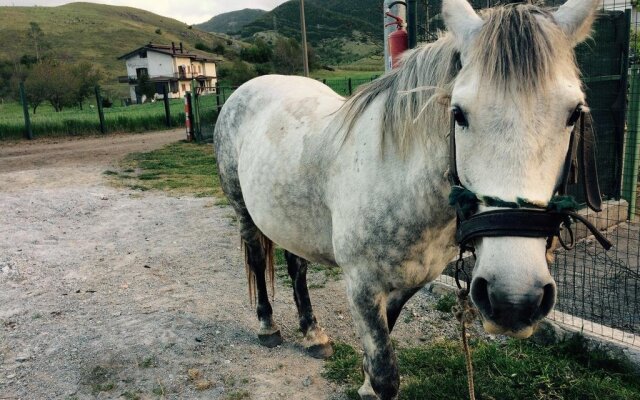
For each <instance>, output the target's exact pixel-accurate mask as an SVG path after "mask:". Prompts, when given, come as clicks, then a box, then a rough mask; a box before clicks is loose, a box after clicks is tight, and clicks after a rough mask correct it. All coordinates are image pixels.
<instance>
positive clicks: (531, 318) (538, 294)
mask: <svg viewBox="0 0 640 400" xmlns="http://www.w3.org/2000/svg"><path fill="white" fill-rule="evenodd" d="M471 298H472V299H473V302H474V303H475V305H476V307H478V310H479V311H480V314H481V315H482V321H483V325H484V328H485V330H486V331H487V332H488V333H494V334H504V335H508V336H513V337H517V338H527V337H529V336H531V334H532V333H533V332H534V330H535V328H536V326H537V323H538V322H539V321H540V320H541V319H543V318H544V317H545V316H546V315H547V314H549V312H550V311H551V310H552V309H553V305H554V304H555V300H556V285H555V283H554V282H553V281H551V282H545V283H542V282H540V283H538V284H536V285H533V286H532V287H531V289H530V290H529V291H528V292H526V293H521V294H518V295H513V294H509V293H506V292H504V291H501V290H499V289H497V288H493V287H492V285H491V283H490V282H488V281H487V280H486V279H484V278H482V277H476V278H474V279H473V282H472V283H471Z"/></svg>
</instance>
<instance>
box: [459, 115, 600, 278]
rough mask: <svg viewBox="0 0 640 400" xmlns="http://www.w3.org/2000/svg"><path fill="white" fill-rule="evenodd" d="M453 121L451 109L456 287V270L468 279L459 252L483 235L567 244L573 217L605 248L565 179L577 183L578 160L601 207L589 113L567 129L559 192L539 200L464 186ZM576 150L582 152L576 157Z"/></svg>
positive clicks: (590, 196) (592, 200)
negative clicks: (565, 235) (481, 207)
mask: <svg viewBox="0 0 640 400" xmlns="http://www.w3.org/2000/svg"><path fill="white" fill-rule="evenodd" d="M578 126H579V127H580V135H579V137H576V136H577V135H576V128H577V127H578ZM455 127H456V122H455V118H454V114H453V112H452V113H451V127H450V131H449V143H450V147H449V171H448V177H449V182H450V184H451V194H450V196H449V204H451V205H452V206H454V207H455V210H456V219H457V222H456V243H457V244H458V246H459V249H460V254H459V258H458V261H457V262H456V273H455V278H456V283H457V285H458V287H459V288H462V285H461V284H460V282H459V275H460V274H461V273H463V274H464V275H465V276H466V278H465V280H466V281H467V286H468V284H469V276H468V275H467V273H466V271H464V258H463V254H464V253H465V252H467V251H469V252H471V253H472V254H473V255H474V256H475V246H474V241H475V239H479V238H482V237H504V236H515V237H530V238H547V249H549V248H550V247H551V242H552V240H553V238H554V237H558V239H559V241H560V244H561V245H562V246H563V247H564V248H566V249H570V248H572V247H573V245H574V243H575V240H574V235H573V232H572V230H571V223H572V222H573V221H579V222H581V223H583V224H584V225H585V226H586V227H587V229H589V231H591V233H592V234H593V236H594V237H595V239H596V240H597V241H598V242H599V243H600V245H601V246H602V247H604V248H605V249H606V250H609V249H610V248H611V246H612V244H611V242H610V241H609V240H607V238H606V237H605V236H604V235H603V234H602V233H601V232H600V231H599V230H598V228H596V227H595V226H594V225H593V224H591V223H590V222H589V221H588V220H587V219H586V218H585V217H583V216H582V215H580V214H578V213H576V210H577V207H578V203H577V202H576V201H575V199H573V197H571V196H567V194H566V193H567V186H568V185H569V183H576V180H577V168H576V166H577V164H578V160H580V174H581V176H582V182H583V185H584V192H585V195H586V202H587V205H588V206H589V208H591V209H592V210H594V211H596V212H599V211H601V210H602V199H601V197H600V187H599V185H598V173H597V169H596V163H595V148H594V143H595V137H594V134H593V129H592V126H591V116H590V114H589V113H587V112H582V113H581V115H580V118H579V119H578V121H577V122H576V124H575V125H574V128H573V129H572V131H571V138H570V141H569V150H568V152H567V155H566V158H565V162H564V170H563V175H562V180H561V182H560V184H559V185H558V186H557V187H556V190H555V191H554V192H556V193H558V195H557V196H554V197H553V198H552V199H551V200H550V201H549V203H548V204H546V205H540V204H535V203H532V202H529V201H527V200H525V199H517V200H516V201H515V202H511V201H504V200H502V199H499V198H496V197H489V196H480V197H479V196H478V195H477V194H475V193H473V192H472V191H470V190H469V189H467V188H466V187H465V186H464V185H463V184H462V182H461V181H460V177H459V176H458V169H457V162H456V138H455V130H456V128H455ZM578 153H579V154H580V157H578ZM481 204H483V205H486V206H490V207H499V208H498V209H496V210H492V211H485V212H478V208H479V205H481ZM563 228H564V229H566V230H567V232H568V233H569V236H570V243H569V244H567V243H565V242H564V241H563V240H562V237H561V236H560V232H561V230H562V229H563Z"/></svg>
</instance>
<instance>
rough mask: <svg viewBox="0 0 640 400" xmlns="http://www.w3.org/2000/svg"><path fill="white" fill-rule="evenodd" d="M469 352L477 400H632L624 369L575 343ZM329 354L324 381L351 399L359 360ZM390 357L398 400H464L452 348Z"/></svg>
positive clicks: (516, 343)
mask: <svg viewBox="0 0 640 400" xmlns="http://www.w3.org/2000/svg"><path fill="white" fill-rule="evenodd" d="M471 346H472V352H473V353H472V354H473V365H474V370H475V374H474V378H475V388H476V390H475V392H476V397H477V398H478V399H500V400H516V399H517V400H519V399H554V400H569V399H572V400H573V399H575V400H586V399H594V400H595V399H608V400H614V399H615V400H631V399H636V400H637V399H640V377H639V376H638V375H637V372H634V370H633V368H632V366H631V365H630V364H629V363H628V361H626V360H623V359H616V358H612V357H611V356H609V355H608V354H607V353H606V352H604V351H602V350H598V349H595V350H594V349H589V348H588V346H587V344H586V341H585V340H584V339H583V338H582V337H581V336H575V337H574V338H572V339H570V340H568V341H566V342H562V343H559V344H556V345H550V346H542V345H538V344H535V343H533V342H531V341H524V340H515V339H512V340H508V341H507V342H506V343H504V344H499V343H493V342H485V341H477V340H476V341H472V345H471ZM335 350H336V352H335V354H334V356H333V357H332V358H331V359H330V360H329V361H328V362H327V363H326V365H325V371H324V375H325V377H326V378H327V379H329V380H332V381H334V382H338V383H341V384H344V386H345V390H346V394H347V396H348V397H349V398H351V399H359V397H358V394H357V390H358V387H359V386H360V385H361V384H362V381H363V376H362V372H361V365H362V357H361V356H360V354H359V353H358V352H357V351H356V350H355V349H354V348H352V347H351V346H349V345H346V344H337V345H336V346H335ZM397 350H398V362H399V367H400V374H401V376H402V379H401V384H400V397H399V398H400V399H434V400H437V399H442V400H444V399H463V398H468V394H467V393H468V390H467V378H466V369H465V361H464V354H463V351H462V348H461V344H460V343H459V342H457V341H450V340H442V341H439V342H432V343H427V344H425V345H424V346H420V347H413V348H400V349H397Z"/></svg>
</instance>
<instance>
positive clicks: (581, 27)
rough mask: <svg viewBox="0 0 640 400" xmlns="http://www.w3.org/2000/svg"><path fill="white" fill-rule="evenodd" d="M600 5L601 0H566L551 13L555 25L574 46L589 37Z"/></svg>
mask: <svg viewBox="0 0 640 400" xmlns="http://www.w3.org/2000/svg"><path fill="white" fill-rule="evenodd" d="M600 3H601V0H568V1H567V2H566V3H564V4H563V5H562V6H560V8H558V10H557V11H556V12H554V13H553V18H554V19H555V20H556V23H557V24H558V25H560V28H561V29H562V30H563V31H564V33H565V34H566V35H567V36H568V37H569V39H570V40H572V41H573V44H574V45H576V44H578V43H580V42H582V41H583V40H585V39H586V38H587V37H588V36H589V33H590V32H591V25H592V24H593V20H594V18H595V16H596V10H597V9H598V5H599V4H600Z"/></svg>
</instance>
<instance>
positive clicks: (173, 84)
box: [170, 81, 178, 93]
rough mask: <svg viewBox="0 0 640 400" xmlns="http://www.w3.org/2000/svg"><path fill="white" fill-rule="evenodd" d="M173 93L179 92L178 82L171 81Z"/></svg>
mask: <svg viewBox="0 0 640 400" xmlns="http://www.w3.org/2000/svg"><path fill="white" fill-rule="evenodd" d="M170 90H171V93H178V82H176V81H171V88H170Z"/></svg>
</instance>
